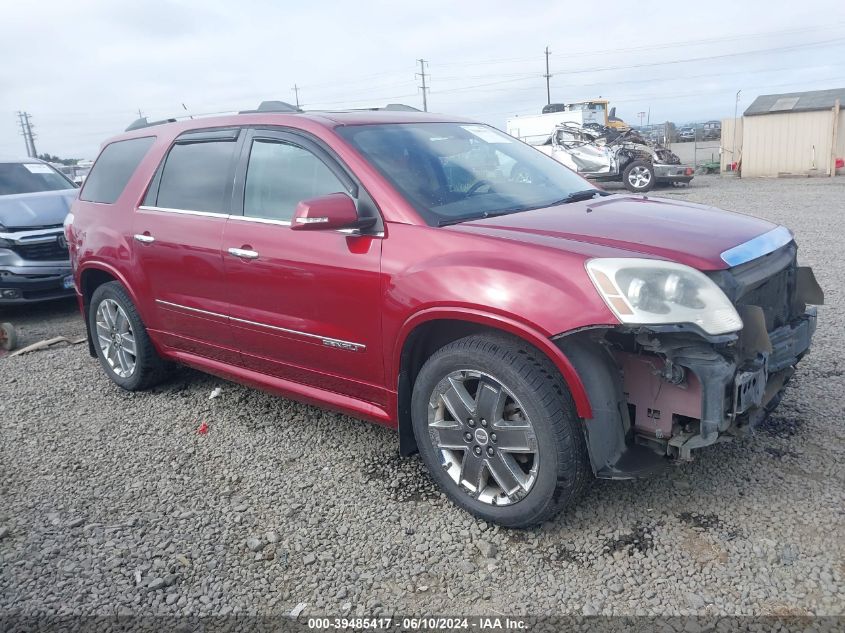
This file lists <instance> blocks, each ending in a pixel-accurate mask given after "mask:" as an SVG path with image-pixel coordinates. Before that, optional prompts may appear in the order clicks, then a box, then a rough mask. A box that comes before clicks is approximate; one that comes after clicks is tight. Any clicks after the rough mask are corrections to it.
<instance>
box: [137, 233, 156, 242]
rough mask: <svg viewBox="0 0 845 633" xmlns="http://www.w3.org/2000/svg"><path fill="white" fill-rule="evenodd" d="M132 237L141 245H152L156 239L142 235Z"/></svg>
mask: <svg viewBox="0 0 845 633" xmlns="http://www.w3.org/2000/svg"><path fill="white" fill-rule="evenodd" d="M134 237H135V241H136V242H141V243H142V244H152V243H153V242H155V241H156V238H154V237H153V236H152V235H144V234H142V233H135V236H134Z"/></svg>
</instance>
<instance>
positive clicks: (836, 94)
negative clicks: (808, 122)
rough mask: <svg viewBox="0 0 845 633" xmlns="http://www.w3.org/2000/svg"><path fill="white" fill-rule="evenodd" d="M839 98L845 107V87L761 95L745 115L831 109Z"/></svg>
mask: <svg viewBox="0 0 845 633" xmlns="http://www.w3.org/2000/svg"><path fill="white" fill-rule="evenodd" d="M837 99H839V102H840V103H841V104H842V106H843V107H845V88H833V89H831V90H811V91H809V92H785V93H783V94H776V95H760V96H759V97H757V98H756V99H754V102H753V103H752V104H751V105H750V106H748V108H747V109H746V110H745V112H744V113H743V114H744V115H745V116H754V115H757V114H776V113H778V112H812V111H814V110H829V109H830V108H832V107H833V106H834V104H835V102H836V100H837Z"/></svg>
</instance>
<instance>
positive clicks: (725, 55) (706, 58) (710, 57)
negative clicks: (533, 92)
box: [555, 37, 845, 75]
mask: <svg viewBox="0 0 845 633" xmlns="http://www.w3.org/2000/svg"><path fill="white" fill-rule="evenodd" d="M840 42H845V37H839V38H835V39H832V40H824V41H822V42H807V43H805V44H794V45H792V46H776V47H774V48H758V49H756V50H750V51H740V52H737V53H722V54H721V55H706V56H703V57H688V58H686V59H670V60H668V61H662V62H645V63H642V64H631V65H628V66H604V67H598V68H580V69H578V70H567V71H562V72H558V73H555V74H557V75H579V74H583V73H595V72H602V71H605V70H631V69H633V68H647V67H651V66H667V65H671V64H685V63H688V62H702V61H711V60H714V59H728V58H731V57H741V56H743V55H759V54H761V53H774V52H781V51H791V50H795V49H798V48H811V47H814V46H827V45H828V44H838V43H840Z"/></svg>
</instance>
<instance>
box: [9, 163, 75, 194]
mask: <svg viewBox="0 0 845 633" xmlns="http://www.w3.org/2000/svg"><path fill="white" fill-rule="evenodd" d="M59 189H74V185H73V183H72V182H71V181H70V180H68V179H67V178H65V177H64V176H62V175H61V174H60V173H59V172H58V171H56V170H55V169H53V168H52V167H50V165H47V164H45V163H0V196H9V195H13V194H17V193H36V192H39V191H58V190H59Z"/></svg>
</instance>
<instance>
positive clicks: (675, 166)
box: [537, 122, 694, 193]
mask: <svg viewBox="0 0 845 633" xmlns="http://www.w3.org/2000/svg"><path fill="white" fill-rule="evenodd" d="M537 149H539V150H540V151H542V152H544V153H547V154H549V155H550V156H551V157H552V158H554V159H555V160H557V161H560V162H561V163H563V164H564V165H566V166H567V167H569V168H570V169H572V170H573V171H576V172H578V173H579V174H581V175H582V176H584V177H585V178H589V179H590V180H595V181H598V182H621V183H622V184H623V185H625V188H626V189H628V191H631V192H633V193H646V192H648V191H651V190H652V189H653V188H654V186H655V185H656V184H686V183H689V182H690V181H691V180H692V179H693V176H694V170H693V168H692V167H691V166H690V165H683V164H681V160H680V158H678V155H677V154H675V153H674V152H672V151H671V150H669V149H667V148H665V147H663V146H662V145H660V144H657V143H652V142H651V141H649V140H647V139H646V138H644V137H643V136H642V135H641V134H640V133H639V132H637V131H636V130H633V129H630V130H625V131H621V132H620V131H619V130H615V129H613V128H610V127H606V126H603V125H598V124H595V123H587V124H584V125H580V124H578V123H573V122H567V123H563V124H561V125H558V126H556V128H555V131H554V133H553V134H552V137H551V144H549V145H543V146H539V147H538V148H537Z"/></svg>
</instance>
